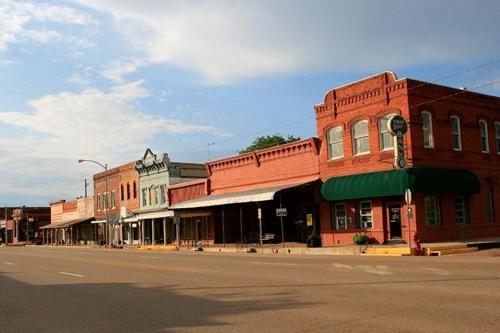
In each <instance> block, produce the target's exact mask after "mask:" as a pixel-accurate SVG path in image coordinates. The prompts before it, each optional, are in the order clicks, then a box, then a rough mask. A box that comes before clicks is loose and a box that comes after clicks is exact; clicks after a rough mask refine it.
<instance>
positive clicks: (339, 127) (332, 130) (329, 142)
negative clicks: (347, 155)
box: [326, 125, 344, 160]
mask: <svg viewBox="0 0 500 333" xmlns="http://www.w3.org/2000/svg"><path fill="white" fill-rule="evenodd" d="M335 129H340V140H339V141H335V142H331V141H330V138H331V137H332V135H331V134H332V133H333V132H334V131H335ZM326 140H327V150H328V159H329V160H338V159H341V158H343V157H344V129H343V126H342V125H338V126H333V127H331V128H329V129H328V130H327V131H326ZM334 144H340V145H341V146H342V155H339V156H332V145H334Z"/></svg>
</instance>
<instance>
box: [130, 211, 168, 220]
mask: <svg viewBox="0 0 500 333" xmlns="http://www.w3.org/2000/svg"><path fill="white" fill-rule="evenodd" d="M164 217H174V212H173V211H171V210H166V209H165V210H161V211H156V212H144V213H141V212H139V214H137V215H136V218H137V219H138V220H147V219H161V218H164Z"/></svg>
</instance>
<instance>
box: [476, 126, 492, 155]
mask: <svg viewBox="0 0 500 333" xmlns="http://www.w3.org/2000/svg"><path fill="white" fill-rule="evenodd" d="M479 136H480V137H481V152H482V153H489V152H490V145H489V143H488V123H487V122H486V120H482V119H481V120H480V121H479Z"/></svg>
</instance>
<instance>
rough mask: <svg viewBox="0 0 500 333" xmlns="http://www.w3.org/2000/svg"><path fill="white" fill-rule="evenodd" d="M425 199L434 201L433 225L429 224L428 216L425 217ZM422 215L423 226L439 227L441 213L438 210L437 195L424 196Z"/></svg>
mask: <svg viewBox="0 0 500 333" xmlns="http://www.w3.org/2000/svg"><path fill="white" fill-rule="evenodd" d="M427 198H432V199H433V200H434V207H435V211H434V220H435V223H429V216H428V215H427ZM424 214H425V225H426V226H429V227H438V226H440V225H441V212H440V209H439V197H438V196H437V195H432V194H431V195H426V196H424Z"/></svg>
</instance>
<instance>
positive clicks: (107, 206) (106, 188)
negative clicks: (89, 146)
mask: <svg viewBox="0 0 500 333" xmlns="http://www.w3.org/2000/svg"><path fill="white" fill-rule="evenodd" d="M83 162H91V163H95V164H97V165H99V166H100V167H102V168H103V169H104V199H105V200H106V205H105V206H106V208H105V209H104V211H105V213H106V223H105V225H106V229H105V230H104V242H105V243H106V245H108V208H109V202H108V165H107V164H102V163H99V162H97V161H94V160H78V163H83Z"/></svg>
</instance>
